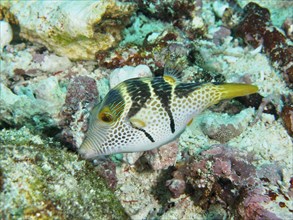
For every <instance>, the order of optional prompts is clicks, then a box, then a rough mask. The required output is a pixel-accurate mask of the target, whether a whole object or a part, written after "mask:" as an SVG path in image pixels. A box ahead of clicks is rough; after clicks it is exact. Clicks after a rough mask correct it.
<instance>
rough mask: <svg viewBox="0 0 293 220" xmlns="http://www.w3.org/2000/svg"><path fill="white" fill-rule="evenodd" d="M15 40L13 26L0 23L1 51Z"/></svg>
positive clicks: (3, 22) (4, 22)
mask: <svg viewBox="0 0 293 220" xmlns="http://www.w3.org/2000/svg"><path fill="white" fill-rule="evenodd" d="M12 38H13V33H12V29H11V26H10V24H9V23H8V22H6V21H0V51H1V52H2V50H3V48H4V47H5V46H6V45H8V44H9V43H10V41H11V40H12Z"/></svg>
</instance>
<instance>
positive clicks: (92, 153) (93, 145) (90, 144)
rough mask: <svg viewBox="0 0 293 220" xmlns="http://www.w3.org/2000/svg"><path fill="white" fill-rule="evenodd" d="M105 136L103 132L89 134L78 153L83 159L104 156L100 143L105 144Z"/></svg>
mask: <svg viewBox="0 0 293 220" xmlns="http://www.w3.org/2000/svg"><path fill="white" fill-rule="evenodd" d="M105 139H106V134H105V133H104V132H101V131H100V132H94V133H93V132H90V134H89V135H87V136H86V137H85V139H84V141H83V143H82V144H81V146H80V148H79V149H78V153H79V154H80V155H81V156H82V157H83V158H85V159H92V158H94V157H97V156H101V155H104V152H103V149H102V143H104V142H105Z"/></svg>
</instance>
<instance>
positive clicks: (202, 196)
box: [166, 145, 291, 219]
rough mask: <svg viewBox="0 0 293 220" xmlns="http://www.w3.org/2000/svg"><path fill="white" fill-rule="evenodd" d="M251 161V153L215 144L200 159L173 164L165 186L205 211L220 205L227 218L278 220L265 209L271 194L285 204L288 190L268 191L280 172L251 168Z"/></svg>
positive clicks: (272, 168)
mask: <svg viewBox="0 0 293 220" xmlns="http://www.w3.org/2000/svg"><path fill="white" fill-rule="evenodd" d="M255 160H256V159H255V158H254V156H253V154H252V153H246V152H241V151H238V150H234V149H232V148H229V147H227V146H224V145H215V146H213V147H212V148H211V149H209V150H206V151H203V152H202V153H201V156H200V157H198V158H189V159H188V160H187V161H186V162H185V163H183V164H179V165H177V168H176V170H175V171H173V173H172V176H173V178H172V179H171V180H168V181H167V182H166V186H167V187H168V189H169V190H170V191H171V193H172V196H173V197H174V198H177V197H179V196H180V195H181V194H183V193H187V194H190V196H192V197H193V199H194V201H195V204H196V205H199V206H201V207H202V208H203V209H206V210H209V209H210V208H211V207H212V206H214V205H217V204H221V205H222V206H223V207H226V208H228V213H229V215H230V216H235V217H237V218H243V219H262V218H270V219H271V218H273V219H282V216H277V214H276V213H275V212H274V210H270V209H269V208H267V207H268V206H269V204H270V202H272V198H271V197H270V195H271V194H272V193H275V194H276V195H278V196H280V197H283V199H282V202H283V203H285V204H286V203H287V202H289V201H288V200H289V199H288V197H289V193H290V191H291V189H282V190H281V188H282V187H281V186H280V189H279V190H277V189H274V188H271V187H272V185H275V184H276V183H277V182H278V181H281V179H282V169H281V168H280V167H279V166H277V165H275V164H271V165H264V166H262V167H259V168H257V167H256V166H255V165H253V161H255ZM268 172H269V173H270V174H268ZM288 213H290V210H287V214H288ZM287 214H286V215H287Z"/></svg>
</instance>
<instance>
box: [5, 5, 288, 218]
mask: <svg viewBox="0 0 293 220" xmlns="http://www.w3.org/2000/svg"><path fill="white" fill-rule="evenodd" d="M0 33H1V35H0V43H1V48H0V49H1V55H0V219H135V220H136V219H166V220H169V219H196V220H197V219H292V218H293V203H292V199H293V168H292V167H293V164H292V163H293V145H292V135H293V127H292V123H293V106H292V99H293V96H292V95H293V93H292V83H293V43H292V41H293V1H292V0H287V1H275V0H255V1H249V0H216V1H213V0H193V1H191V0H161V1H157V0H153V1H144V0H133V1H130V0H129V1H127V0H125V1H124V0H121V1H118V0H116V1H115V0H109V1H103V0H97V1H49V0H48V1H41V0H39V1H34V0H31V1H9V0H1V2H0ZM170 57H171V58H172V59H177V58H180V59H184V60H185V66H184V68H183V70H182V78H181V79H180V80H181V81H182V82H198V83H206V82H214V83H215V82H217V83H222V82H229V83H246V84H253V85H257V86H258V88H259V91H258V93H257V94H252V95H249V96H245V97H240V98H235V99H233V100H225V101H222V102H220V103H219V104H217V105H215V106H212V107H210V108H209V109H208V110H206V111H204V112H203V113H202V114H200V115H198V116H197V117H196V118H194V120H193V121H192V123H190V125H189V126H188V127H187V128H186V130H185V131H184V133H183V134H182V135H180V137H178V138H177V139H176V140H174V141H172V142H171V143H169V144H166V145H163V146H162V147H160V148H157V149H154V150H151V151H146V152H133V153H124V154H113V155H110V156H109V157H107V158H104V159H103V160H100V159H99V158H97V159H94V160H85V159H83V158H82V157H80V156H79V155H78V153H77V151H78V149H79V147H80V145H81V143H82V142H83V140H84V137H85V132H86V131H87V128H88V118H89V112H90V111H91V110H92V109H93V107H94V106H95V105H96V104H97V103H99V102H100V101H101V100H103V98H104V97H105V95H106V94H107V93H108V91H109V90H110V89H111V88H113V87H114V86H115V85H117V84H119V83H120V82H122V81H125V80H126V79H130V78H135V77H146V76H147V77H152V76H160V75H162V74H163V72H164V66H165V63H167V61H168V59H170ZM182 108H184V106H182Z"/></svg>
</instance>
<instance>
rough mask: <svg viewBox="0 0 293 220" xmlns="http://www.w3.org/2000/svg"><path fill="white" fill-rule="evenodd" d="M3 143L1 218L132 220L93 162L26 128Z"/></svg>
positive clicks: (2, 135)
mask: <svg viewBox="0 0 293 220" xmlns="http://www.w3.org/2000/svg"><path fill="white" fill-rule="evenodd" d="M0 144H1V147H0V170H1V171H0V180H1V181H0V182H1V191H0V207H1V211H0V217H1V219H33V218H41V219H48V218H50V219H52V218H53V219H64V218H65V219H67V218H75V219H81V218H82V219H101V218H102V219H121V218H122V219H127V215H126V214H125V212H124V211H123V208H122V207H121V205H120V203H119V202H118V200H117V199H116V198H115V196H114V194H113V192H112V191H111V190H109V189H108V188H107V186H106V184H105V182H104V180H103V179H102V178H101V177H99V176H98V175H97V173H96V172H95V168H94V167H93V166H92V165H91V164H89V163H88V162H86V161H83V160H79V159H78V157H77V156H76V155H74V154H72V153H70V152H67V151H65V150H62V149H60V147H58V146H54V145H52V143H51V141H50V140H43V139H41V138H40V137H39V136H35V135H33V134H31V133H30V132H29V130H28V129H27V128H24V127H23V128H21V129H20V130H17V131H16V130H2V131H0Z"/></svg>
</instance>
